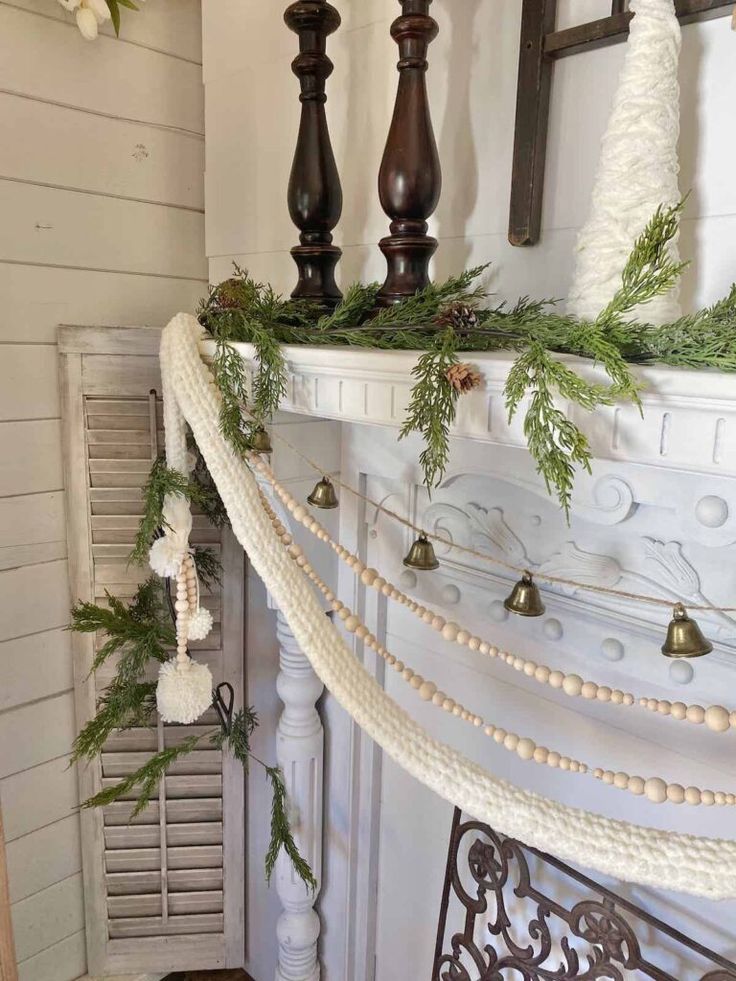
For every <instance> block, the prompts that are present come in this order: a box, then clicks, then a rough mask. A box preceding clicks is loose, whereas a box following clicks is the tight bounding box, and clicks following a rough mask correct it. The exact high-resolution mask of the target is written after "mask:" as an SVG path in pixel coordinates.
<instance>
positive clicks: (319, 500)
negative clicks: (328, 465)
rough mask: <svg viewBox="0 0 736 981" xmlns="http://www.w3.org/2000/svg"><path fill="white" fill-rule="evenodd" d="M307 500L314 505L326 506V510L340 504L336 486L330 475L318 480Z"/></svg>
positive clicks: (316, 506) (318, 506) (317, 506)
mask: <svg viewBox="0 0 736 981" xmlns="http://www.w3.org/2000/svg"><path fill="white" fill-rule="evenodd" d="M307 502H308V503H309V504H311V505H312V507H315V508H325V510H329V509H330V508H336V507H337V506H338V503H339V502H338V500H337V494H336V493H335V487H334V485H333V483H332V481H331V480H330V478H329V477H323V478H322V480H319V481H317V483H316V484H315V487H314V490H313V491H312V493H311V494H310V495H309V497H308V498H307Z"/></svg>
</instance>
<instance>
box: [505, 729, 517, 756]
mask: <svg viewBox="0 0 736 981" xmlns="http://www.w3.org/2000/svg"><path fill="white" fill-rule="evenodd" d="M503 745H504V748H505V749H510V750H511V751H512V752H513V751H514V750H515V749H516V747H517V746H518V745H519V737H518V736H517V735H516V733H515V732H507V733H506V738H505V739H504V741H503Z"/></svg>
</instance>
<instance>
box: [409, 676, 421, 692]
mask: <svg viewBox="0 0 736 981" xmlns="http://www.w3.org/2000/svg"><path fill="white" fill-rule="evenodd" d="M409 684H410V685H411V687H412V688H413V689H414V690H415V691H419V689H420V688H421V687H422V685H423V684H424V678H423V677H422V676H421V675H420V674H415V675H412V677H411V680H410V681H409Z"/></svg>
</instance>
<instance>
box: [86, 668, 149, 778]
mask: <svg viewBox="0 0 736 981" xmlns="http://www.w3.org/2000/svg"><path fill="white" fill-rule="evenodd" d="M155 710H156V682H155V681H147V682H127V681H124V680H123V679H121V678H117V677H116V678H114V679H113V681H112V682H111V683H110V684H109V685H108V687H107V688H106V689H105V691H104V693H103V694H102V697H101V698H100V700H99V702H98V704H97V713H96V715H95V717H94V719H90V721H89V722H88V723H87V724H86V725H85V726H84V728H83V729H82V730H81V732H80V733H79V735H78V736H77V738H76V739H75V740H74V743H73V745H72V755H71V762H72V763H75V762H76V761H77V760H80V759H86V760H92V759H94V758H95V757H96V756H99V755H100V753H101V752H102V750H103V748H104V746H105V743H106V742H107V740H108V739H109V737H110V736H111V735H112V733H113V732H115V730H116V729H131V728H134V727H137V726H148V725H150V724H151V721H152V717H153V715H154V713H155Z"/></svg>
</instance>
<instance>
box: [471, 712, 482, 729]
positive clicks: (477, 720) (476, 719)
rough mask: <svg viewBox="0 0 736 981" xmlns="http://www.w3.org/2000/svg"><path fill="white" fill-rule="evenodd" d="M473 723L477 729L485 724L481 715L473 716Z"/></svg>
mask: <svg viewBox="0 0 736 981" xmlns="http://www.w3.org/2000/svg"><path fill="white" fill-rule="evenodd" d="M473 725H474V726H475V728H476V729H480V727H481V726H482V725H483V719H481V717H480V716H479V715H475V716H473Z"/></svg>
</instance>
